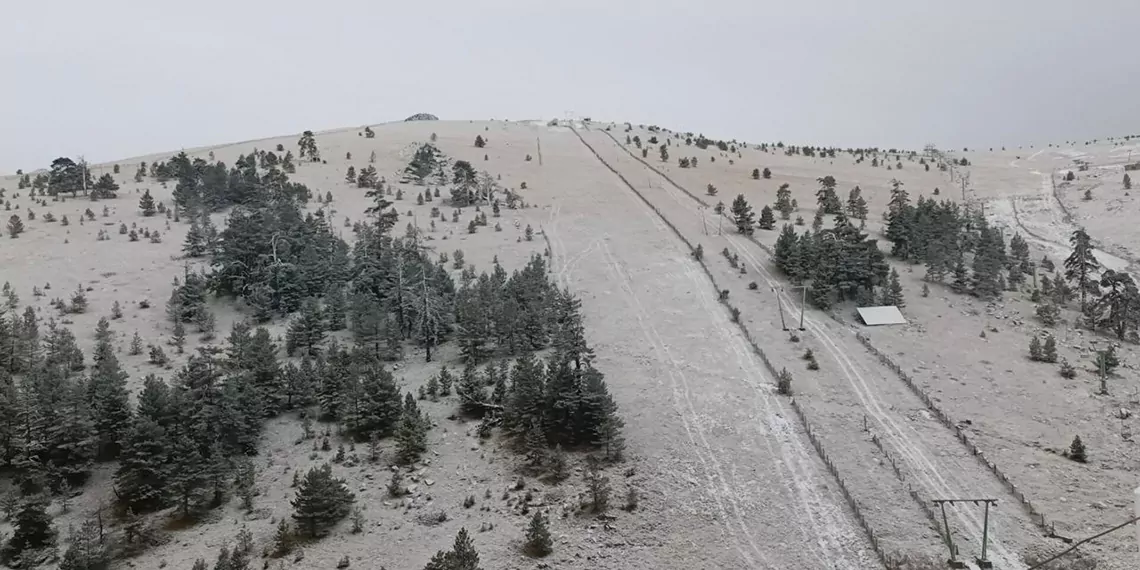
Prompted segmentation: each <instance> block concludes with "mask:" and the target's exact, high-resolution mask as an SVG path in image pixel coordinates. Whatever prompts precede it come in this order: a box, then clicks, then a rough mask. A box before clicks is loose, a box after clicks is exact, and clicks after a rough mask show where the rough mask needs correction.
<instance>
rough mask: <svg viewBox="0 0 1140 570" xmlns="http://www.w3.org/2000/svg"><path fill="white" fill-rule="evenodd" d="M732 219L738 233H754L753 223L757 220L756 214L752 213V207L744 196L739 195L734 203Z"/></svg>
mask: <svg viewBox="0 0 1140 570" xmlns="http://www.w3.org/2000/svg"><path fill="white" fill-rule="evenodd" d="M732 217H733V221H734V223H735V224H736V231H738V232H740V233H742V234H745V235H751V234H752V231H753V228H752V226H753V223H754V222H755V219H756V214H754V213H753V212H752V206H750V205H749V204H748V201H747V200H745V199H744V194H737V195H736V199H734V200H733V201H732Z"/></svg>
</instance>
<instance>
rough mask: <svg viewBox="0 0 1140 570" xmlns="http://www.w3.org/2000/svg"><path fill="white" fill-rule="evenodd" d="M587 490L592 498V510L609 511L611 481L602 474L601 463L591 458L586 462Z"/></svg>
mask: <svg viewBox="0 0 1140 570" xmlns="http://www.w3.org/2000/svg"><path fill="white" fill-rule="evenodd" d="M586 489H587V493H589V497H590V510H591V511H592V512H594V513H604V512H606V510H607V509H609V503H610V480H609V478H608V477H606V476H605V475H603V474H602V467H601V465H600V463H599V462H598V461H597V460H596V459H595V458H593V457H592V456H591V457H587V461H586Z"/></svg>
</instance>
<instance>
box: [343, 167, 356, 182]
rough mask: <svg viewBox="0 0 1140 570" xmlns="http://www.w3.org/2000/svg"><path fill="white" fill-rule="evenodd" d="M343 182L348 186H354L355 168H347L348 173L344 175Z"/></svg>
mask: <svg viewBox="0 0 1140 570" xmlns="http://www.w3.org/2000/svg"><path fill="white" fill-rule="evenodd" d="M344 181H345V182H347V183H349V184H356V167H354V166H351V165H350V166H349V167H348V171H347V172H345V174H344Z"/></svg>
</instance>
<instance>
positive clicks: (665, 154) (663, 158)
mask: <svg viewBox="0 0 1140 570" xmlns="http://www.w3.org/2000/svg"><path fill="white" fill-rule="evenodd" d="M659 150H660V151H661V162H669V149H668V148H667V147H666V146H665V145H661V148H660V149H659Z"/></svg>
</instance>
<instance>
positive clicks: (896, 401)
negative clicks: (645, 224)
mask: <svg viewBox="0 0 1140 570" xmlns="http://www.w3.org/2000/svg"><path fill="white" fill-rule="evenodd" d="M583 136H588V137H590V140H591V141H594V142H596V145H595V146H596V147H598V148H599V152H601V153H603V156H604V157H605V158H606V159H607V160H610V161H611V162H612V164H613V165H614V167H615V168H617V169H618V170H619V171H621V172H623V173H625V174H626V176H627V178H629V179H630V180H637V179H639V177H640V178H644V173H647V172H651V173H654V174H656V175H657V177H658V178H657V180H658V181H659V182H660V183H659V184H653V185H652V187H651V188H650V190H648V191H647V198H648V199H649V200H650V201H651V202H653V203H654V205H655V206H657V207H658V208H659V209H661V211H662V212H663V213H664V214H665V215H666V216H667V217H669V218H670V220H671V221H672V222H673V223H674V224H676V225H677V226H678V227H679V228H681V231H682V232H689V233H690V234H691V235H692V236H693V237H692V238H691V239H696V238H697V236H698V235H700V232H701V231H702V225H703V224H705V223H707V224H709V225H710V226H711V227H715V225H716V224H717V219H716V218H719V216H717V215H716V214H715V213H713V212H712V211H711V210H710V209H703V210H701V212H703V213H702V214H700V215H698V214H697V212H696V211H695V210H694V207H695V206H696V205H697V203H698V201H697V200H696V199H695V198H694V197H693V194H692V193H691V192H689V191H688V190H686V189H683V188H682V187H679V186H674V183H673V182H672V181H671V180H669V179H668V178H667V177H665V176H663V175H662V174H661V173H660V172H659V171H658V170H657V169H656V168H654V167H651V166H649V165H648V164H647V163H646V162H645V161H643V160H641V159H639V158H638V157H637V156H636V155H634V154H633V153H631V152H629V151H628V150H627V149H626V148H625V147H624V146H623V145H621V144H620V142H618V141H617V140H616V139H614V138H613V137H612V136H611V135H609V133H605V132H601V131H590V132H587V133H583ZM701 215H703V216H706V218H705V219H704V220H702V219H701V217H700V216H701ZM725 225H726V226H728V224H725ZM722 237H723V238H724V239H725V240H726V241H727V242H728V243H729V244H730V245H731V247H732V248H733V250H734V251H736V252H737V253H738V254H739V255H740V257H741V259H742V260H744V261H745V262H747V263H748V265H749V268H750V269H751V270H752V271H755V272H757V273H759V274H760V275H762V276H763V277H764V279H765V280H766V282H767V284H768V285H769V290H771V289H772V288H776V290H777V291H780V292H779V293H778V294H779V295H780V296H781V300H782V302H783V303H784V305H785V306H786V307H791V310H792V311H797V310H798V309H799V304H800V299H799V298H798V295H797V296H792V295H788V294H787V293H786V292H783V291H782V290H780V289H779V287H780V286H781V285H782V283H781V282H780V279H778V278H777V277H775V276H774V275H773V274H772V273H770V271H769V269H768V267H767V263H765V257H766V256H767V253H766V252H765V251H763V249H762V248H761V247H760V246H758V245H757V244H756V243H755V242H753V241H751V240H749V239H747V238H745V237H744V236H741V235H738V234H735V233H733V232H731V231H730V230H726V231H725V233H724V235H723V236H722ZM705 239H707V238H705ZM773 300H774V299H773ZM768 306H769V307H770V310H773V311H774V310H776V306H775V303H769V304H768ZM804 326H805V327H806V328H807V330H808V331H809V332H810V333H811V335H812V336H813V337H814V338H815V339H817V340H818V341H819V342H820V344H822V345H823V347H824V349H825V351H826V354H825V355H821V356H825V357H826V358H827V359H828V360H829V361H828V362H825V363H824V370H826V371H828V372H832V371H836V370H838V372H839V374H840V375H841V379H840V380H839V381H840V382H842V383H844V384H845V385H846V386H847V387H848V388H849V390H850V392H851V393H853V395H854V397H855V399H856V401H857V402H858V404H859V405H861V406H862V408H863V409H864V411H865V413H866V415H867V416H868V418H869V419H870V420H873V422H874V426H875V427H876V428H877V429H876V431H877V433H880V434H882V436H883V438H884V441H885V442H887V443H888V445H889V446H890V447H891V448H892V449H893V451H894V452H895V453H897V454H898V455H899V456H901V458H902V459H903V461H904V463H905V464H906V467H907V469H908V471H909V472H910V473H911V474H912V475H913V476H914V477H915V480H916V481H917V482H918V483H919V484H920V486H921V487H922V489H923V490H924V491H925V492H924V493H923V494H924V495H925V496H926V497H927V498H944V497H963V496H985V497H994V498H998V499H1001V500H1003V502H1002V508H1000V509H999V510H998V511H997V512H996V513H991V521H990V524H991V529H990V530H991V538H990V541H991V544H990V558H991V559H992V560H994V561H995V562H996V563H997V564H998V565H999V567H1001V568H1008V569H1018V568H1024V564H1022V563H1021V562H1020V560H1019V556H1018V551H1019V548H1018V546H1024V545H1025V544H1028V543H1032V542H1033V541H1034V540H1035V538H1036V536H1037V534H1038V533H1037V530H1036V528H1035V527H1034V525H1033V523H1032V521H1030V520H1029V518H1028V516H1027V515H1026V513H1024V511H1023V510H1022V509H1021V508H1020V507H1019V506H1018V505H1017V503H1016V502H1015V501H1014V500H1013V497H1012V496H1010V495H1008V492H1007V491H1006V490H1005V488H1004V486H1003V485H1002V484H1001V483H1000V482H999V481H997V479H996V478H994V476H993V475H992V474H991V473H990V472H989V471H988V470H987V469H985V468H984V467H983V466H981V465H980V464H979V463H978V462H977V460H976V459H975V458H973V457H972V456H970V455H969V454H968V452H965V449H964V447H963V446H962V445H961V444H960V443H959V442H958V441H957V439H956V437H955V436H954V434H953V433H951V432H950V431H949V430H947V429H945V428H944V427H942V426H941V425H940V424H937V423H936V422H933V421H926V422H915V421H912V420H910V419H909V418H908V417H907V415H906V414H905V412H906V411H908V410H925V406H924V405H923V404H922V402H921V400H919V399H918V398H917V396H915V395H913V394H912V393H910V392H909V391H908V390H905V389H902V387H903V384H902V382H901V380H899V379H897V378H895V377H894V376H893V373H892V372H890V371H888V370H886V369H885V368H884V367H882V366H881V365H880V364H879V362H878V361H877V360H876V359H874V358H872V357H871V356H870V355H869V354H868V353H867V352H866V351H865V350H864V349H863V348H862V347H861V346H859V345H858V343H857V341H855V340H854V339H853V334H852V332H851V331H850V330H844V329H842V328H841V327H839V326H838V325H837V324H836V323H834V321H832V320H831V319H830V318H828V317H827V315H826V314H825V313H822V312H820V311H816V310H814V309H811V308H810V307H809V308H808V310H807V311H806V312H805V318H804ZM779 342H782V340H781V341H779ZM832 373H833V374H834V372H832ZM849 429H858V428H857V427H856V426H849ZM949 512H952V513H953V516H954V517H955V518H956V519H957V520H956V521H952V525H953V526H954V527H955V528H956V529H958V530H962V531H964V533H965V534H966V535H967V536H968V537H969V538H970V540H971V541H972V544H967V545H962V546H961V548H962V552H963V554H965V553H967V552H969V550H968V549H969V548H970V547H971V546H973V545H977V544H980V539H981V535H982V527H983V523H984V521H983V520H982V516H981V513H980V512H979V511H977V510H974V509H964V508H962V509H953V510H952V511H949Z"/></svg>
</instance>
